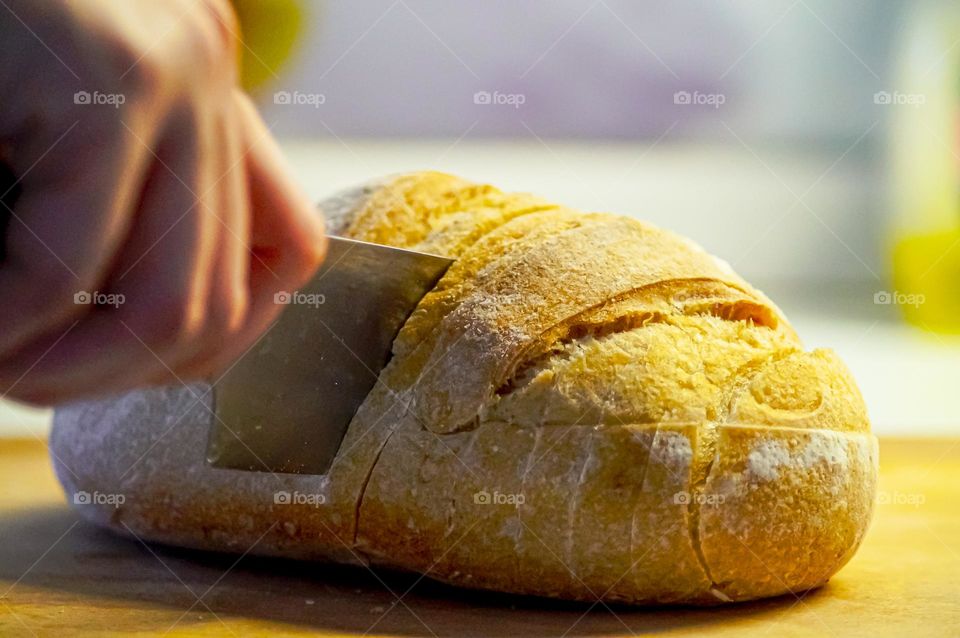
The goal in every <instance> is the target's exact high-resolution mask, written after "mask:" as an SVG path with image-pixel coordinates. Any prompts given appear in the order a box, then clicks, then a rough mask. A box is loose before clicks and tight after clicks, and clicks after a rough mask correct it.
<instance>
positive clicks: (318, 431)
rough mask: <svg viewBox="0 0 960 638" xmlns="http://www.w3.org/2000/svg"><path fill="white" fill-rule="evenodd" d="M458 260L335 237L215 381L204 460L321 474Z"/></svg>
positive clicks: (279, 296) (227, 465)
mask: <svg viewBox="0 0 960 638" xmlns="http://www.w3.org/2000/svg"><path fill="white" fill-rule="evenodd" d="M451 263H453V260H451V259H447V258H445V257H440V256H437V255H429V254H425V253H418V252H415V251H411V250H404V249H401V248H393V247H389V246H381V245H379V244H371V243H367V242H362V241H356V240H353V239H345V238H342V237H330V238H329V246H328V249H327V256H326V259H325V260H324V263H323V265H322V266H321V267H320V269H319V271H318V272H317V273H316V274H315V275H314V277H313V279H312V280H311V281H310V283H308V284H307V285H306V286H304V287H302V288H300V289H299V290H296V291H281V292H278V293H277V294H276V295H275V297H274V301H275V302H276V303H279V304H283V305H284V306H285V308H284V309H283V311H282V313H281V314H280V317H279V319H278V320H277V321H276V322H275V323H274V324H273V326H272V327H271V328H270V329H269V330H268V331H267V332H266V334H264V335H263V336H262V337H261V338H260V340H259V341H258V342H257V343H256V344H254V346H253V347H252V348H251V349H250V350H248V351H247V353H246V354H245V355H244V356H243V357H242V358H241V359H240V360H239V361H237V362H236V363H235V364H234V365H233V367H232V368H230V369H229V370H228V371H227V372H226V373H225V374H224V375H223V376H222V377H221V378H220V379H218V380H216V381H215V382H214V383H213V392H212V394H213V410H212V421H213V422H212V424H211V428H210V436H209V440H208V444H207V462H208V463H209V464H211V465H212V466H214V467H217V468H223V469H234V470H246V471H252V472H275V473H293V474H325V473H326V472H327V470H328V469H329V468H330V465H331V464H332V463H333V459H334V458H335V457H336V455H337V450H338V449H339V447H340V444H341V442H342V441H343V438H344V436H345V435H346V432H347V426H349V424H350V421H351V420H352V419H353V415H354V414H355V413H356V411H357V409H358V408H359V407H360V404H361V403H362V402H363V400H364V398H365V397H366V396H367V394H368V393H369V392H370V390H371V389H372V388H373V386H374V385H375V384H376V382H377V378H378V376H379V374H380V371H381V370H382V369H383V367H384V366H385V365H386V364H387V361H388V360H389V359H390V351H391V347H392V344H393V339H394V337H396V335H397V332H399V330H400V327H401V326H402V325H403V323H404V322H405V321H406V319H407V317H408V316H409V315H410V313H411V312H412V311H413V309H414V308H415V307H416V305H417V303H418V302H419V301H420V299H421V298H422V297H423V296H424V295H425V294H426V293H427V292H428V291H430V290H431V289H432V288H433V287H434V285H435V284H436V283H437V281H438V280H439V279H440V277H441V276H443V273H444V272H446V270H447V268H448V267H449V266H450V264H451Z"/></svg>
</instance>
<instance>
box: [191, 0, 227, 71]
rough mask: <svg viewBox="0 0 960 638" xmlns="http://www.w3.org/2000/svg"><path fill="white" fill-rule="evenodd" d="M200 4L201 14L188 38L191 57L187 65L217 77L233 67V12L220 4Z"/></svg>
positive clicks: (211, 2)
mask: <svg viewBox="0 0 960 638" xmlns="http://www.w3.org/2000/svg"><path fill="white" fill-rule="evenodd" d="M202 4H203V7H204V10H203V11H202V12H201V15H200V16H199V19H197V20H195V25H194V27H195V28H194V29H193V33H192V37H191V45H192V47H191V48H192V52H193V55H194V59H193V60H191V62H192V63H194V64H196V65H197V66H198V67H199V68H200V69H201V70H205V71H207V72H216V73H218V74H219V73H221V72H223V71H224V70H225V69H228V68H232V67H233V66H234V65H235V62H236V56H237V53H238V42H237V35H236V34H237V33H238V29H239V25H238V24H237V19H236V16H235V15H234V13H233V9H231V8H230V7H229V6H227V5H226V4H225V3H223V2H222V1H220V0H210V1H208V2H204V3H202Z"/></svg>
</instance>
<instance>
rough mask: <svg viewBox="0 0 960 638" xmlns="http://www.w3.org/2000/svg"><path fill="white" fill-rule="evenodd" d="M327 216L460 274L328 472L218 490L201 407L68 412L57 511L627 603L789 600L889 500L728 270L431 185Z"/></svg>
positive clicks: (425, 315) (847, 413)
mask: <svg viewBox="0 0 960 638" xmlns="http://www.w3.org/2000/svg"><path fill="white" fill-rule="evenodd" d="M322 207H323V208H326V209H327V210H328V211H329V213H330V214H331V219H330V222H329V228H331V229H332V231H333V232H336V233H337V234H341V235H344V236H347V237H352V238H355V239H360V240H365V241H372V242H377V243H382V244H388V245H392V246H398V247H403V248H411V249H415V250H421V251H425V252H433V253H437V254H442V255H447V256H450V257H454V258H456V260H457V261H456V262H454V264H453V265H452V266H451V267H450V269H449V271H448V272H447V273H446V274H445V275H444V277H443V278H442V279H441V280H440V281H439V282H438V284H437V285H436V287H435V288H434V290H432V291H431V292H429V293H428V294H427V295H426V296H425V297H424V298H423V299H422V300H421V302H420V304H419V305H418V306H417V308H416V310H415V311H414V312H413V314H412V315H411V316H410V318H409V319H408V320H407V322H406V324H405V325H404V327H403V328H402V329H401V331H400V333H399V334H398V336H397V338H396V340H395V342H394V348H393V357H392V359H391V361H390V362H389V364H388V365H387V367H386V368H385V369H384V370H383V371H382V372H381V373H380V377H379V379H378V382H377V384H376V386H375V387H374V389H373V390H372V391H371V392H370V394H369V395H368V397H367V399H366V400H365V402H364V403H363V405H362V406H361V407H360V409H359V410H358V412H357V414H356V416H355V417H354V419H353V421H352V422H351V424H350V427H349V429H348V431H347V434H346V437H345V438H344V441H343V443H342V445H341V447H340V450H339V451H338V453H337V457H336V459H335V460H334V463H333V465H332V467H331V469H330V471H329V472H328V473H327V474H326V475H324V476H301V475H286V474H284V475H276V474H269V473H255V472H240V471H235V470H222V469H214V468H211V467H209V466H208V465H207V464H206V462H205V459H204V448H205V443H206V436H207V433H208V430H209V427H210V424H211V422H212V418H213V417H212V413H211V408H212V403H211V396H210V392H209V391H210V386H209V384H203V383H198V384H194V385H191V386H189V387H185V388H161V389H150V390H142V391H137V392H133V393H130V394H128V395H126V396H123V397H119V398H113V399H106V400H99V401H91V402H85V403H81V404H77V405H74V406H70V407H67V408H64V409H61V410H58V411H57V414H56V418H55V424H54V431H53V434H52V438H51V446H52V451H53V455H54V462H55V465H56V468H57V473H58V476H59V477H60V480H61V482H62V483H63V484H64V487H65V489H66V491H67V492H68V494H70V493H75V492H77V491H80V490H83V491H86V492H91V493H92V492H94V491H99V492H101V493H122V494H124V496H125V499H124V503H123V504H122V505H120V506H118V507H111V506H102V505H98V504H96V503H93V504H89V505H83V506H81V507H80V510H81V512H82V513H83V514H84V515H85V516H87V518H89V519H91V520H93V521H95V522H97V523H99V524H101V525H104V526H108V527H110V528H113V529H116V530H118V531H121V532H123V533H127V534H136V535H137V536H139V537H141V538H143V539H146V540H153V541H159V542H165V543H171V544H176V545H183V546H189V547H196V548H203V549H212V550H220V551H235V552H244V551H247V550H251V551H252V552H253V553H258V554H265V555H277V556H289V557H294V558H305V559H318V560H334V561H340V562H349V563H360V564H368V565H383V566H389V567H393V568H400V569H406V570H411V571H417V572H421V573H425V574H427V575H428V576H430V577H431V578H435V579H437V580H441V581H445V582H449V583H454V584H458V585H463V586H468V587H478V588H487V589H495V590H500V591H506V592H515V593H520V594H536V595H543V596H554V597H562V598H571V599H580V600H589V601H591V602H592V601H595V600H606V601H622V602H628V603H634V604H652V603H675V602H680V603H695V604H716V603H721V602H729V601H739V600H749V599H753V598H758V597H763V596H773V595H778V594H783V593H787V592H799V591H803V590H806V589H810V588H812V587H816V586H818V585H821V584H823V583H824V582H826V580H827V579H829V578H830V577H831V576H832V575H833V574H834V573H835V572H836V571H837V570H838V569H839V568H840V567H842V566H843V564H845V563H846V561H847V560H849V559H850V557H851V556H852V555H853V553H854V552H855V550H856V548H857V547H858V545H859V544H860V542H861V540H862V538H863V535H864V534H865V532H866V529H867V527H868V524H869V521H870V517H871V514H872V507H873V499H874V493H875V489H876V475H877V469H876V467H877V443H876V439H875V438H874V437H873V436H872V435H871V434H870V426H869V421H868V418H867V414H866V409H865V406H864V403H863V399H862V397H861V396H860V393H859V391H858V390H857V387H856V384H855V382H854V381H853V379H852V378H851V375H850V373H849V371H848V370H847V369H846V367H845V366H844V365H843V363H842V362H841V361H840V360H839V358H838V357H837V356H836V355H835V354H833V353H832V352H831V351H827V350H814V351H812V352H806V351H804V349H803V347H802V344H801V343H800V340H799V338H798V337H797V335H796V334H795V332H794V331H793V329H792V328H791V327H790V325H789V323H788V322H787V320H786V319H785V317H784V316H783V313H782V312H781V311H780V310H779V309H778V308H777V307H776V306H775V305H774V304H773V303H772V302H771V301H770V300H769V299H767V298H766V297H765V296H764V295H763V294H762V293H760V292H759V291H757V290H755V289H754V288H753V287H751V286H750V285H749V284H748V283H747V282H745V281H743V280H742V279H741V278H740V277H739V276H738V275H736V274H735V273H734V272H733V271H732V269H731V268H730V267H729V266H728V265H727V264H725V263H724V262H722V261H720V260H718V259H716V258H714V257H712V256H710V255H709V254H707V253H706V252H705V251H703V250H702V249H701V248H699V247H698V246H697V245H695V244H694V243H692V242H690V241H689V240H687V239H685V238H682V237H680V236H677V235H675V234H673V233H670V232H667V231H664V230H661V229H658V228H655V227H653V226H650V225H648V224H645V223H642V222H639V221H637V220H634V219H630V218H624V217H619V216H615V215H608V214H601V213H583V212H579V211H575V210H571V209H568V208H564V207H561V206H557V205H555V204H552V203H550V202H548V201H545V200H542V199H540V198H538V197H534V196H531V195H527V194H512V193H503V192H501V191H499V190H498V189H496V188H494V187H492V186H489V185H483V184H475V183H472V182H469V181H467V180H464V179H462V178H459V177H455V176H451V175H446V174H442V173H433V172H424V173H413V174H406V175H400V176H394V177H390V178H386V179H382V180H378V181H376V182H372V183H370V184H368V185H364V186H361V187H358V188H356V189H352V190H351V191H348V192H346V193H342V194H340V195H338V196H336V197H334V198H331V199H330V200H329V201H328V202H327V203H325V204H323V205H322ZM338 302H340V303H349V300H328V303H338ZM266 425H267V426H268V424H266ZM278 495H279V496H278ZM284 495H286V496H285V497H284ZM297 495H301V496H302V498H301V497H298V496H297ZM281 497H283V498H281ZM308 497H309V498H308Z"/></svg>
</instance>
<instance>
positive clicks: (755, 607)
mask: <svg viewBox="0 0 960 638" xmlns="http://www.w3.org/2000/svg"><path fill="white" fill-rule="evenodd" d="M880 449H881V480H880V499H879V504H878V507H877V514H876V518H875V519H874V523H873V528H872V529H871V531H870V533H869V534H868V536H867V540H866V542H865V543H864V545H863V547H862V548H861V549H860V552H859V553H858V554H857V556H856V557H855V558H854V559H853V560H852V561H851V562H850V564H849V565H847V566H846V567H845V568H844V569H843V570H842V571H841V572H840V573H839V574H838V575H837V576H836V577H834V579H833V580H832V581H831V582H830V583H829V584H828V585H827V586H826V587H824V588H822V589H820V590H818V591H814V592H810V593H807V594H806V595H803V596H802V597H799V598H798V597H794V596H785V597H782V598H779V599H775V600H768V601H763V602H759V603H750V604H742V605H734V606H728V607H722V608H715V609H659V610H637V609H631V608H625V607H614V608H607V607H605V606H603V605H599V604H598V605H593V606H591V605H583V604H573V603H565V602H557V601H545V600H540V599H532V598H518V597H515V596H506V595H497V594H488V593H479V592H472V591H466V590H460V589H455V588H451V587H446V586H443V585H439V584H436V583H432V582H430V581H429V580H427V579H419V578H418V577H416V576H410V575H403V574H393V573H384V572H376V573H373V572H371V571H368V570H366V569H362V568H343V567H336V566H327V565H320V564H306V563H295V562H291V561H281V560H275V559H270V560H268V559H258V558H253V557H243V558H239V559H238V558H237V557H236V556H226V555H211V554H204V553H200V552H191V551H183V550H177V549H172V548H164V547H156V546H146V545H144V544H141V543H139V542H137V541H133V540H126V539H122V538H117V537H115V536H112V535H110V534H108V533H105V532H102V531H100V530H97V529H95V528H93V527H91V526H90V525H88V524H86V523H84V522H81V521H80V520H79V519H78V518H77V517H76V516H75V515H74V514H73V513H72V512H71V511H70V510H69V509H68V508H67V506H66V505H65V504H64V499H63V496H62V494H61V492H60V490H59V487H58V485H57V483H56V480H55V479H54V477H53V475H52V472H51V470H50V463H49V461H48V459H47V452H46V449H45V447H44V445H43V444H42V443H41V442H38V441H29V442H28V441H0V636H31V635H35V636H56V637H57V638H61V637H64V636H113V635H129V634H135V635H144V636H145V635H162V634H167V635H171V636H303V635H321V636H346V635H361V634H368V635H400V636H421V635H424V636H432V635H436V636H464V637H470V636H484V637H487V636H522V637H524V638H534V637H538V636H563V635H566V636H601V635H602V636H618V635H632V634H639V633H648V632H662V633H665V634H667V635H674V636H688V635H690V636H693V635H704V634H707V635H712V636H738V637H742V636H806V635H811V636H830V635H834V636H861V635H862V636H916V637H920V636H960V439H958V440H944V439H933V440H901V439H887V440H883V441H881V446H880Z"/></svg>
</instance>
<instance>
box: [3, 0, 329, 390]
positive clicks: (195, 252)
mask: <svg viewBox="0 0 960 638" xmlns="http://www.w3.org/2000/svg"><path fill="white" fill-rule="evenodd" d="M4 5H5V6H4V7H0V54H2V58H0V59H3V60H4V66H3V68H2V69H0V90H2V91H3V95H4V99H3V101H2V104H0V161H2V162H3V163H4V164H6V165H7V166H8V167H9V168H10V169H11V170H12V173H13V174H14V175H15V176H16V177H17V178H18V179H19V183H18V185H17V188H16V190H17V191H19V195H18V197H17V199H16V202H15V204H14V205H13V206H11V207H7V206H5V205H4V206H0V213H5V214H7V215H9V216H10V219H9V220H8V221H7V224H6V226H7V227H6V236H5V242H4V255H3V261H2V262H0V301H2V303H3V306H4V311H3V312H2V313H0V393H6V395H7V396H9V397H12V398H16V399H19V400H23V401H27V402H31V403H37V404H52V403H59V402H63V401H68V400H72V399H76V398H79V397H84V396H88V395H91V394H102V393H109V392H116V391H120V390H125V389H129V388H132V387H135V386H140V385H146V384H158V383H170V382H176V381H186V380H188V379H196V378H200V377H202V376H206V375H212V374H215V373H217V372H218V371H220V370H223V369H224V368H225V367H226V366H228V365H229V364H230V363H231V362H232V361H233V360H235V359H236V358H237V357H239V356H241V355H242V354H243V352H245V351H246V349H247V348H248V347H249V346H250V345H251V344H252V343H253V342H255V340H256V339H257V337H258V336H259V334H260V333H261V332H262V331H263V330H265V329H266V328H267V327H268V326H269V325H270V323H271V322H272V321H273V319H274V318H275V317H276V315H277V314H278V313H279V311H280V309H281V308H282V306H279V305H277V304H275V303H274V302H273V301H274V294H275V293H276V292H277V291H280V290H293V289H296V288H297V287H298V286H299V285H301V284H302V283H303V282H304V281H305V280H306V279H307V278H308V277H309V276H310V275H311V274H312V273H313V272H314V270H315V269H316V268H317V266H318V265H319V263H320V261H321V260H322V258H323V254H324V251H325V242H324V240H323V224H322V220H321V219H320V217H319V215H317V213H316V212H315V210H314V208H313V206H311V204H310V203H309V201H308V200H307V199H306V197H305V196H304V194H303V193H302V192H301V191H300V190H299V189H298V187H297V186H296V185H295V184H294V183H293V181H292V179H291V178H290V176H289V175H288V172H287V171H286V169H285V167H284V164H283V161H282V158H281V156H280V153H279V150H278V148H277V147H276V144H275V142H274V141H273V140H272V138H271V136H270V133H269V131H268V130H267V128H266V126H265V125H264V123H263V122H262V121H261V119H260V118H259V116H258V115H257V113H256V111H255V109H254V107H253V105H252V104H251V102H250V101H249V99H248V98H247V97H246V96H245V95H244V94H243V93H242V92H241V91H240V90H239V89H238V88H237V81H238V79H237V55H236V53H237V49H236V47H237V46H238V44H237V41H236V34H237V33H238V27H237V25H236V24H235V17H234V16H233V13H232V9H231V8H230V5H229V3H228V2H227V1H226V0H127V1H125V2H116V1H111V0H83V2H70V1H69V0H43V1H40V0H5V1H4ZM6 190H7V187H2V188H0V193H3V192H4V191H6ZM9 195H10V194H8V195H7V199H9ZM83 293H86V296H84V294H83ZM90 301H93V302H99V303H90Z"/></svg>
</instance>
